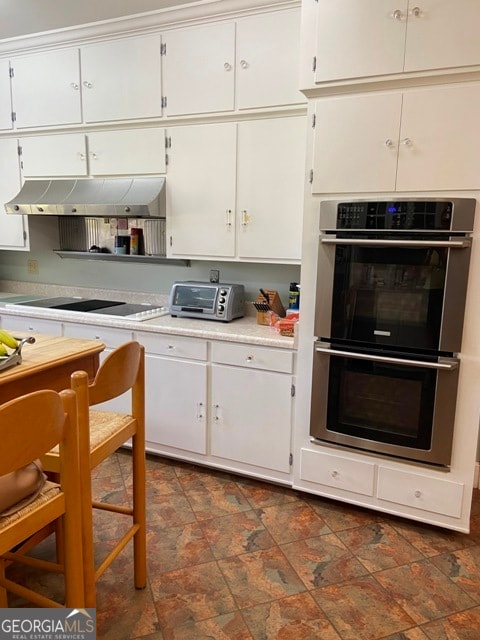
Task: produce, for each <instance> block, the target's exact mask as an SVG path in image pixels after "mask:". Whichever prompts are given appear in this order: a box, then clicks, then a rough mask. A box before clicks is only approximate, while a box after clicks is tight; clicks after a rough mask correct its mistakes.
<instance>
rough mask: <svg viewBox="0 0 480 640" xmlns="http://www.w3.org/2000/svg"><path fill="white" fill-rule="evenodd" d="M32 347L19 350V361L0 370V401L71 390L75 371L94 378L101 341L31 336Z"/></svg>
mask: <svg viewBox="0 0 480 640" xmlns="http://www.w3.org/2000/svg"><path fill="white" fill-rule="evenodd" d="M33 336H34V338H35V343H34V344H28V343H27V344H24V345H23V347H22V362H21V363H20V364H17V365H14V366H12V367H10V368H9V369H5V370H3V371H0V402H6V401H7V400H10V399H12V398H14V397H18V396H20V395H23V394H24V393H29V392H31V391H35V390H37V389H54V390H55V391H61V390H62V389H66V388H68V387H70V375H71V374H72V373H73V372H74V371H77V370H82V371H87V373H88V375H89V377H93V376H94V375H95V372H96V370H97V368H98V363H99V354H100V353H101V352H102V351H103V350H104V349H105V345H104V344H103V342H100V341H97V340H84V339H80V338H63V337H60V336H49V335H43V334H33Z"/></svg>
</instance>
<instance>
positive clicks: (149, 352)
mask: <svg viewBox="0 0 480 640" xmlns="http://www.w3.org/2000/svg"><path fill="white" fill-rule="evenodd" d="M135 339H136V340H138V341H139V342H140V343H141V344H143V345H144V346H145V351H146V363H145V379H146V398H145V401H146V405H145V414H146V439H147V447H148V446H149V445H150V444H152V445H153V448H154V449H156V448H157V446H158V447H160V448H162V447H173V448H175V449H180V450H182V451H188V452H194V453H199V454H205V453H206V451H207V435H206V425H207V418H206V409H207V399H206V394H207V363H206V358H207V343H206V341H205V340H194V339H190V338H179V337H177V336H168V335H154V334H151V333H142V332H136V333H135Z"/></svg>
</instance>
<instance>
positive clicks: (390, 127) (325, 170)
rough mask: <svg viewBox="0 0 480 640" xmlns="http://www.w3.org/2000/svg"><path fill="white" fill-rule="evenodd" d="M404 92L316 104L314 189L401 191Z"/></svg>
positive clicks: (340, 99) (334, 190)
mask: <svg viewBox="0 0 480 640" xmlns="http://www.w3.org/2000/svg"><path fill="white" fill-rule="evenodd" d="M401 107H402V96H401V94H395V93H392V94H389V93H384V94H373V95H363V96H355V97H351V96H348V97H339V98H325V99H323V100H318V101H317V102H316V104H315V133H314V154H313V182H312V192H313V193H335V192H357V191H360V192H362V191H392V190H394V189H395V176H396V169H397V144H398V133H399V126H400V115H401Z"/></svg>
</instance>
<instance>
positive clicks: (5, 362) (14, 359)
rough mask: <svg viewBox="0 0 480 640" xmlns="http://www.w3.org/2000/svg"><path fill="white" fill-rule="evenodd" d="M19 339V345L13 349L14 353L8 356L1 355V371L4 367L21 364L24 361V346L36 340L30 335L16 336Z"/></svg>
mask: <svg viewBox="0 0 480 640" xmlns="http://www.w3.org/2000/svg"><path fill="white" fill-rule="evenodd" d="M15 339H16V340H17V341H18V344H17V346H16V347H15V349H13V351H12V353H10V354H8V355H6V356H0V371H3V370H4V369H9V368H10V367H13V366H14V365H16V364H20V363H21V362H22V347H23V345H24V344H25V343H28V344H33V343H34V342H35V338H34V337H33V336H28V338H15Z"/></svg>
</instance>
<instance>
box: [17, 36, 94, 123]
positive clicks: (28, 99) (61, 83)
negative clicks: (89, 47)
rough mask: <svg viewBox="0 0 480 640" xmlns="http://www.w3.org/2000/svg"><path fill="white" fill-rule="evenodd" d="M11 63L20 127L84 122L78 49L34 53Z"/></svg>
mask: <svg viewBox="0 0 480 640" xmlns="http://www.w3.org/2000/svg"><path fill="white" fill-rule="evenodd" d="M11 64H12V67H13V78H12V93H13V110H14V112H15V114H16V122H15V124H16V127H17V128H19V129H23V128H28V127H44V126H51V125H64V124H78V123H81V122H82V108H81V96H80V66H79V51H78V49H76V48H72V49H61V50H56V51H50V52H46V53H34V54H32V55H28V56H22V57H18V58H14V59H12V61H11Z"/></svg>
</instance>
